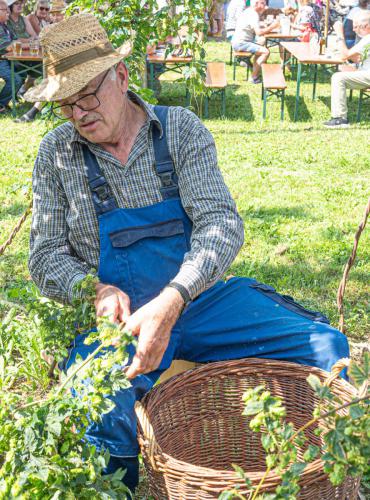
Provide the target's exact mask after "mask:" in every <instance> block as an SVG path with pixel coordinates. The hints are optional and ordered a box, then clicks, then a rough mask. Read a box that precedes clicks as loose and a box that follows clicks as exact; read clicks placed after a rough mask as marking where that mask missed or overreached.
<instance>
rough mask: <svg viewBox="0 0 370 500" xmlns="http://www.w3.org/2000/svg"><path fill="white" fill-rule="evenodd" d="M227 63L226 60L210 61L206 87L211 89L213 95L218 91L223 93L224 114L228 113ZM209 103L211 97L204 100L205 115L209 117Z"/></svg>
mask: <svg viewBox="0 0 370 500" xmlns="http://www.w3.org/2000/svg"><path fill="white" fill-rule="evenodd" d="M226 86H227V81H226V64H225V63H224V62H208V63H207V76H206V87H207V88H208V89H211V96H213V95H214V94H216V93H220V94H221V103H222V104H221V105H222V115H223V116H225V114H226V92H225V90H226ZM208 103H209V97H208V96H206V97H205V100H204V116H205V118H208Z"/></svg>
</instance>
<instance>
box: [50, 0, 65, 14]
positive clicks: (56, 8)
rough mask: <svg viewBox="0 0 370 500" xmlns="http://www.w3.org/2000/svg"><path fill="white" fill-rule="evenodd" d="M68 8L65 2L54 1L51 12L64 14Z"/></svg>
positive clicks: (62, 0) (60, 0)
mask: <svg viewBox="0 0 370 500" xmlns="http://www.w3.org/2000/svg"><path fill="white" fill-rule="evenodd" d="M66 8H67V5H66V3H65V1H64V0H53V1H52V3H51V8H50V12H63V11H64V10H65V9H66Z"/></svg>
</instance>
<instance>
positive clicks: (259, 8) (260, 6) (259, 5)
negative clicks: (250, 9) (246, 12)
mask: <svg viewBox="0 0 370 500" xmlns="http://www.w3.org/2000/svg"><path fill="white" fill-rule="evenodd" d="M265 9H266V2H265V0H257V2H256V3H255V4H254V10H255V11H256V12H257V14H262V13H263V12H264V10H265Z"/></svg>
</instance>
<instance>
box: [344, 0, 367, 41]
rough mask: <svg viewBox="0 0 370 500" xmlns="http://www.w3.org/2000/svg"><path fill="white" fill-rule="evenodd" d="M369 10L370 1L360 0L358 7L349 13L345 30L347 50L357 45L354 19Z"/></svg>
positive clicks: (345, 22)
mask: <svg viewBox="0 0 370 500" xmlns="http://www.w3.org/2000/svg"><path fill="white" fill-rule="evenodd" d="M369 8H370V2H369V0H360V1H359V3H358V7H353V8H352V9H351V10H350V11H349V13H348V16H347V17H346V18H345V20H344V23H343V29H344V39H345V41H346V45H347V48H349V49H351V48H352V47H353V46H354V45H355V43H356V33H355V32H354V30H353V18H354V17H355V16H356V14H359V13H360V12H362V11H366V10H367V9H369Z"/></svg>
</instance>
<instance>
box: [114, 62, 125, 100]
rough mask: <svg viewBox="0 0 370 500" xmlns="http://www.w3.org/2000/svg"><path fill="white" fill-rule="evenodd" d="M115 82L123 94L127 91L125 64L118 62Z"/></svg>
mask: <svg viewBox="0 0 370 500" xmlns="http://www.w3.org/2000/svg"><path fill="white" fill-rule="evenodd" d="M116 75H117V82H118V85H119V86H120V88H121V90H122V91H123V93H125V92H126V91H127V89H128V69H127V66H126V64H124V63H123V62H119V63H118V65H117V68H116Z"/></svg>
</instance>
